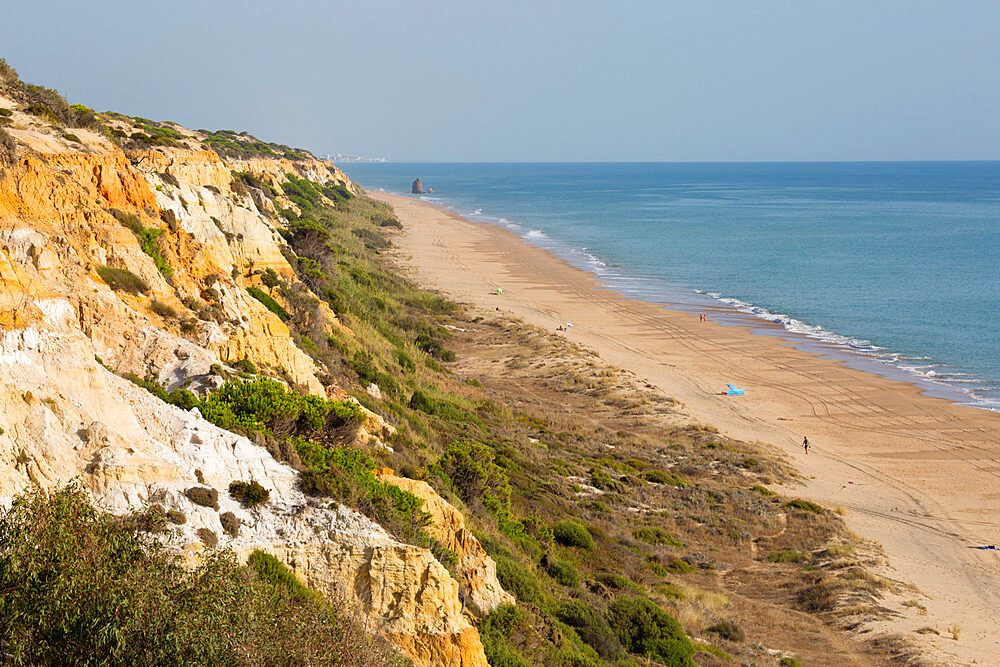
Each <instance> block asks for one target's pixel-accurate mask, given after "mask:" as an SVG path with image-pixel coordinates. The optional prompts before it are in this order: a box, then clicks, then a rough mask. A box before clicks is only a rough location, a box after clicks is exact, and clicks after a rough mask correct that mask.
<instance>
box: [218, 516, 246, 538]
mask: <svg viewBox="0 0 1000 667" xmlns="http://www.w3.org/2000/svg"><path fill="white" fill-rule="evenodd" d="M219 521H221V522H222V529H223V530H224V531H226V535H229V537H234V538H235V537H239V535H240V526H241V525H242V524H243V522H242V521H241V520H240V518H239V517H238V516H236V515H235V514H233V513H232V512H223V513H222V514H220V515H219Z"/></svg>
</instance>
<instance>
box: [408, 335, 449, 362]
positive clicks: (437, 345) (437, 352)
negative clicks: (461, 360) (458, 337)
mask: <svg viewBox="0 0 1000 667" xmlns="http://www.w3.org/2000/svg"><path fill="white" fill-rule="evenodd" d="M413 344H414V345H416V346H417V347H418V348H419V349H421V350H423V351H424V352H426V353H427V354H429V355H431V356H432V357H434V358H435V359H440V360H441V361H454V360H455V353H454V352H452V351H451V350H448V349H446V348H445V347H444V345H442V344H441V341H439V340H438V339H436V338H434V337H432V336H431V335H430V334H427V333H422V334H419V335H417V337H416V339H415V340H414V341H413Z"/></svg>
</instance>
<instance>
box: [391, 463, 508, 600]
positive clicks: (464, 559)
mask: <svg viewBox="0 0 1000 667" xmlns="http://www.w3.org/2000/svg"><path fill="white" fill-rule="evenodd" d="M378 472H379V477H380V479H381V480H382V481H383V482H388V483H389V484H392V485H394V486H397V487H399V488H400V489H403V490H404V491H409V492H410V493H412V494H413V495H415V496H417V497H418V498H420V499H421V500H423V501H424V504H423V509H424V511H426V512H427V513H428V514H430V515H431V522H432V523H431V525H430V526H428V527H427V532H428V533H430V534H431V536H433V537H434V538H435V539H436V540H438V541H439V542H441V544H443V545H444V546H445V547H447V548H448V549H450V550H451V551H453V552H455V555H456V556H458V563H456V565H455V567H456V569H457V570H458V573H459V578H460V581H461V584H462V599H463V600H464V601H465V605H466V608H467V609H468V610H469V611H470V612H472V613H473V614H475V615H476V616H478V617H482V616H485V615H486V614H488V613H490V612H491V611H493V610H494V609H496V608H497V607H499V606H500V605H504V604H514V596H513V595H511V594H510V593H507V592H506V591H504V590H503V588H502V587H501V586H500V582H499V581H498V580H497V566H496V563H494V562H493V559H492V558H490V557H489V556H488V555H487V554H486V550H485V549H483V545H481V544H480V543H479V540H477V539H476V537H475V536H474V535H473V534H472V533H471V532H470V531H469V530H468V529H467V528H466V527H465V517H463V516H462V513H461V512H459V511H458V510H457V509H455V508H454V507H453V506H452V505H451V504H449V503H448V502H447V501H446V500H445V499H444V498H442V497H441V496H440V495H438V492H437V491H435V490H434V489H433V488H432V487H431V485H430V484H428V483H427V482H423V481H420V480H416V479H408V478H406V477H397V476H396V475H393V474H392V472H391V471H390V470H388V469H387V468H381V469H380V470H379V471H378Z"/></svg>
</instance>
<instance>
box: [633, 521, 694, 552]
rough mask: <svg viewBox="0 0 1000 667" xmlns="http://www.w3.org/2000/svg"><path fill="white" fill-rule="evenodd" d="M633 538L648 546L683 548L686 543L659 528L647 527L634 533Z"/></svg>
mask: <svg viewBox="0 0 1000 667" xmlns="http://www.w3.org/2000/svg"><path fill="white" fill-rule="evenodd" d="M632 536H633V537H634V538H635V539H637V540H642V541H643V542H646V543H648V544H654V545H657V544H665V545H667V546H671V547H678V548H679V547H683V546H684V543H683V542H681V541H680V540H678V539H677V538H676V537H674V536H673V535H671V534H670V533H669V532H667V531H666V530H664V529H663V528H660V527H659V526H647V527H645V528H639V529H638V530H633V531H632Z"/></svg>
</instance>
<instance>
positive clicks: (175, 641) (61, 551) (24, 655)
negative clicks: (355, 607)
mask: <svg viewBox="0 0 1000 667" xmlns="http://www.w3.org/2000/svg"><path fill="white" fill-rule="evenodd" d="M275 570H277V568H272V569H271V570H270V571H263V568H261V567H259V566H258V563H257V562H256V561H255V562H254V563H253V564H252V565H251V567H249V568H247V567H242V566H240V565H239V564H238V563H237V562H236V559H235V557H234V556H233V555H232V553H230V552H213V553H209V554H207V555H206V556H205V559H204V561H203V562H202V564H201V565H199V566H198V567H197V568H196V569H194V570H193V571H187V570H185V568H184V567H183V566H182V564H181V562H180V561H179V559H178V558H177V557H175V556H172V555H170V554H169V553H168V552H167V551H166V550H165V548H164V547H163V546H161V545H160V544H159V543H158V542H156V541H155V540H154V539H152V538H150V537H147V536H146V534H144V533H140V532H137V531H136V530H134V529H132V528H129V527H127V526H126V524H125V522H123V521H122V520H121V519H120V518H119V517H115V516H111V515H108V514H102V513H100V512H98V511H97V510H95V509H94V508H93V507H92V506H91V504H90V502H89V501H88V499H87V496H86V494H85V493H84V492H83V491H82V490H81V489H80V488H79V487H75V486H69V487H66V488H64V489H61V490H58V491H55V492H53V493H45V492H42V491H36V492H33V493H31V494H28V495H25V496H22V497H19V498H17V499H16V500H15V501H14V504H13V507H12V508H11V510H10V511H9V512H7V513H6V514H5V515H4V516H3V517H2V518H0V591H2V592H3V595H0V647H2V648H0V651H2V652H3V654H4V658H3V661H4V662H5V663H6V664H15V665H19V664H20V665H27V664H133V665H138V664H143V665H152V664H156V665H186V664H231V665H235V664H315V665H347V664H350V665H392V664H400V661H399V660H398V659H397V658H396V657H395V656H394V654H393V653H392V652H391V651H390V650H389V649H387V648H386V647H385V645H384V643H383V642H381V641H378V640H373V639H369V638H367V637H365V635H364V633H363V630H362V629H361V628H360V627H359V626H358V625H357V624H355V623H353V622H352V621H351V620H350V619H349V618H348V617H347V616H346V615H344V614H343V613H342V612H341V611H340V610H339V609H337V608H335V607H333V606H331V605H328V604H326V603H324V602H322V601H321V600H320V599H319V598H318V596H310V595H302V594H301V592H300V589H297V588H295V587H294V586H292V585H291V584H287V585H286V584H285V583H283V582H280V581H279V577H278V575H276V574H275V573H274V571H275Z"/></svg>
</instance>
